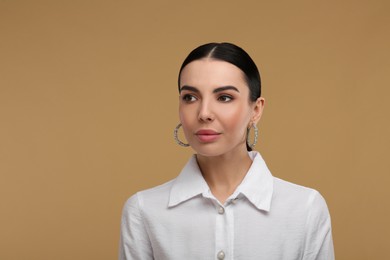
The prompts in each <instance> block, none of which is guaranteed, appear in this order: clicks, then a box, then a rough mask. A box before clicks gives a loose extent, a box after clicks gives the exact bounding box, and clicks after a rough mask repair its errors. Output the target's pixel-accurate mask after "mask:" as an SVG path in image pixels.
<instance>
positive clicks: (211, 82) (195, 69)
mask: <svg viewBox="0 0 390 260" xmlns="http://www.w3.org/2000/svg"><path fill="white" fill-rule="evenodd" d="M183 85H189V86H193V87H198V88H200V87H221V86H235V87H237V88H248V87H247V86H246V85H247V84H246V81H245V76H244V73H243V72H242V71H241V70H240V69H239V68H238V67H236V66H235V65H233V64H231V63H228V62H226V61H220V60H215V59H210V58H206V59H201V60H195V61H192V62H190V63H189V64H187V65H186V66H185V67H184V69H183V70H182V72H181V75H180V86H183Z"/></svg>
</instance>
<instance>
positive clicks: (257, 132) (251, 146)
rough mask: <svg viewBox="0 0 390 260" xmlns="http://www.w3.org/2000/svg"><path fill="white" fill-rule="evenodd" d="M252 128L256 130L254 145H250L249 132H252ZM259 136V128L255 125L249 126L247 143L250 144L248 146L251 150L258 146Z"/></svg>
mask: <svg viewBox="0 0 390 260" xmlns="http://www.w3.org/2000/svg"><path fill="white" fill-rule="evenodd" d="M252 126H253V129H254V130H255V132H254V140H253V143H252V144H249V132H250V130H251V128H252ZM258 135H259V129H258V128H257V126H256V124H255V123H253V124H252V125H251V126H249V127H248V128H247V130H246V143H247V144H248V146H249V147H250V148H252V149H253V147H255V145H256V143H257V137H258Z"/></svg>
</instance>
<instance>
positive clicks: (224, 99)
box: [218, 95, 233, 103]
mask: <svg viewBox="0 0 390 260" xmlns="http://www.w3.org/2000/svg"><path fill="white" fill-rule="evenodd" d="M218 100H219V101H221V102H225V103H227V102H230V101H232V100H233V97H231V96H228V95H221V96H219V97H218Z"/></svg>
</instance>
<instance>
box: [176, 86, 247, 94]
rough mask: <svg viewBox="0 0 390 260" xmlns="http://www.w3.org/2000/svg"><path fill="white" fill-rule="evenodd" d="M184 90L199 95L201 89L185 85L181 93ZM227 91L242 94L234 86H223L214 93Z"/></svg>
mask: <svg viewBox="0 0 390 260" xmlns="http://www.w3.org/2000/svg"><path fill="white" fill-rule="evenodd" d="M182 90H188V91H192V92H195V93H199V92H200V91H199V89H197V88H195V87H191V86H187V85H184V86H183V87H181V88H180V92H181V91H182ZM225 90H234V91H236V92H238V93H240V91H239V90H238V89H237V88H236V87H234V86H223V87H219V88H216V89H214V90H213V93H218V92H221V91H225Z"/></svg>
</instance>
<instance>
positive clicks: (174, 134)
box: [173, 123, 190, 147]
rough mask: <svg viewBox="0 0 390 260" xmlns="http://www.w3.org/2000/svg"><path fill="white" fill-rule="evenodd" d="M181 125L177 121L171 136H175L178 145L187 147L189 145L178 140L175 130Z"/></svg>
mask: <svg viewBox="0 0 390 260" xmlns="http://www.w3.org/2000/svg"><path fill="white" fill-rule="evenodd" d="M180 127H181V123H179V124H178V125H177V126H176V127H175V130H174V131H173V137H174V138H175V141H176V143H177V144H178V145H181V146H183V147H188V146H190V145H189V144H186V143H183V142H182V141H180V140H179V137H178V135H177V132H178V131H179V128H180Z"/></svg>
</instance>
